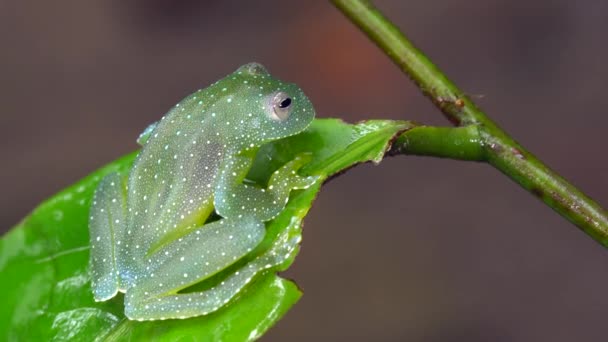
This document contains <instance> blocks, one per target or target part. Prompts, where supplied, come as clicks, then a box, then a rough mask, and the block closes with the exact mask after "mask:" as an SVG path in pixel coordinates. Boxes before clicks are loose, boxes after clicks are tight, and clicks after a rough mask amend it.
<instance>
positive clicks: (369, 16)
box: [332, 0, 608, 246]
mask: <svg viewBox="0 0 608 342" xmlns="http://www.w3.org/2000/svg"><path fill="white" fill-rule="evenodd" d="M332 2H333V3H334V4H335V6H336V7H337V8H338V9H340V10H341V11H342V12H343V13H344V15H346V16H347V17H348V18H349V19H350V20H351V21H352V22H353V23H354V24H355V25H357V26H358V27H359V28H360V29H361V30H362V31H363V32H365V33H366V34H367V36H368V37H369V38H370V39H371V40H372V41H373V42H374V43H375V44H376V45H378V47H379V48H380V49H382V51H384V53H385V54H386V55H387V56H388V57H389V58H391V59H392V60H393V62H394V63H395V64H397V66H399V67H400V68H401V70H402V71H403V72H404V73H405V74H407V75H408V76H409V77H410V78H411V79H412V80H413V81H414V82H415V83H416V85H417V86H418V87H419V88H420V89H421V91H422V92H423V93H424V95H425V96H427V97H429V98H430V99H431V101H433V103H434V104H435V105H436V106H437V107H438V108H439V109H440V110H441V111H442V112H443V114H444V115H445V116H446V117H447V118H448V119H449V120H450V121H451V122H452V123H453V124H454V125H456V126H464V127H466V128H469V127H475V128H474V129H476V130H477V131H478V133H479V135H478V137H479V142H480V146H481V148H482V149H483V158H480V159H477V157H479V155H477V154H475V153H473V154H472V155H471V157H474V158H469V159H467V158H465V159H467V160H484V161H487V162H488V163H490V164H491V165H493V166H494V167H495V168H497V169H498V170H500V171H501V172H503V173H504V174H505V175H507V176H509V177H510V178H511V179H513V180H514V181H515V182H517V183H518V184H519V185H521V186H522V187H523V188H525V189H526V190H528V191H529V192H530V193H532V194H533V195H535V196H537V197H538V198H540V199H541V200H542V201H543V202H545V203H546V204H547V205H548V206H549V207H551V208H553V209H554V210H555V211H556V212H558V213H559V214H560V215H562V216H563V217H565V218H567V219H568V220H570V221H571V222H572V223H574V224H575V225H577V226H578V227H579V228H581V229H582V230H583V231H585V232H586V233H587V234H589V235H590V236H591V237H593V238H594V239H595V240H597V241H598V242H600V243H601V244H603V245H604V246H608V213H607V212H606V211H605V210H604V209H602V207H600V206H599V205H598V204H597V203H596V202H594V201H593V200H592V199H591V198H589V197H588V196H586V195H585V194H583V193H582V192H581V191H579V190H578V189H577V188H575V187H574V186H573V185H571V184H570V183H568V182H567V181H566V180H565V179H563V178H562V177H561V176H559V175H558V174H556V173H555V172H554V171H552V170H550V169H549V168H548V167H547V166H545V165H544V164H543V163H542V162H541V161H540V160H538V158H536V157H535V156H534V155H532V154H531V153H530V152H528V151H527V150H526V149H524V148H523V147H522V146H521V145H519V144H518V143H517V142H515V141H514V140H513V139H512V138H511V137H510V136H509V135H508V134H507V133H505V132H504V131H503V130H502V129H501V128H499V127H498V125H496V123H494V122H493V121H492V120H491V119H490V118H488V117H487V116H486V115H485V114H484V113H483V112H482V111H481V110H480V109H479V108H478V107H477V106H476V105H475V104H474V103H473V102H472V101H471V99H470V98H468V97H467V96H466V95H465V94H464V93H463V92H462V91H461V90H460V89H458V88H457V87H456V85H455V84H454V83H452V82H451V81H450V80H449V79H448V78H447V77H446V76H445V75H444V74H443V73H442V72H441V71H440V70H439V68H437V67H436V66H435V65H434V64H433V63H432V62H431V61H430V60H429V59H428V58H427V57H426V56H425V55H424V54H423V53H422V52H421V51H420V50H418V49H417V48H416V47H414V45H413V44H412V43H411V42H410V41H409V40H408V39H407V38H406V37H405V36H404V35H403V34H402V33H401V32H400V31H399V29H398V28H397V27H396V26H395V25H393V24H392V23H391V22H390V21H389V20H388V19H387V18H386V17H384V15H382V13H381V12H380V11H379V10H378V9H377V8H375V7H374V5H373V4H372V3H371V2H370V1H365V0H332ZM412 131H413V130H412ZM450 132H452V131H450ZM407 134H412V133H408V132H405V133H404V135H407ZM416 134H417V135H418V136H417V137H415V139H414V140H412V139H410V140H409V143H410V144H415V145H410V148H412V147H414V146H418V147H420V146H424V143H423V142H422V140H423V139H424V137H425V132H424V131H418V133H416ZM436 134H441V131H436V132H431V131H430V130H429V131H428V134H427V136H428V137H429V138H430V139H433V138H434V137H435V136H436ZM402 138H403V139H402V140H401V141H399V140H398V143H399V142H405V141H407V138H406V137H402ZM435 138H436V137H435ZM435 140H436V139H435ZM449 140H450V139H448V141H449ZM412 141H413V143H412ZM444 145H445V144H444ZM427 146H429V148H428V150H426V151H425V150H424V149H421V150H419V151H417V152H419V153H414V152H408V147H407V145H402V146H401V147H402V148H403V149H402V152H404V153H405V152H408V153H412V154H425V155H431V156H440V157H450V158H452V156H453V155H454V154H453V153H451V152H449V153H448V152H443V151H441V150H440V149H439V148H438V147H439V146H441V144H440V145H434V143H432V142H431V143H428V144H427ZM398 148H399V147H397V149H398ZM452 148H454V147H452ZM471 151H474V149H473V150H471ZM471 151H466V152H463V153H464V155H465V156H469V152H471ZM427 152H428V153H427ZM457 159H462V158H457Z"/></svg>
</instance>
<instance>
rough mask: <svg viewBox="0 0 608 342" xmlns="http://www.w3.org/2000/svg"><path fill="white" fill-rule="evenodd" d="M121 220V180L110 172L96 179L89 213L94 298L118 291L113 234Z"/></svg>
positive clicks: (97, 299) (116, 232) (112, 295)
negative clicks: (98, 180) (97, 180)
mask: <svg viewBox="0 0 608 342" xmlns="http://www.w3.org/2000/svg"><path fill="white" fill-rule="evenodd" d="M125 223H126V222H125V198H124V193H123V186H122V181H121V178H120V176H119V175H118V174H117V173H111V174H108V175H107V176H106V177H104V178H103V179H102V180H101V182H100V183H99V186H98V187H97V190H96V191H95V195H94V196H93V204H92V205H91V211H90V216H89V234H90V241H91V250H90V267H91V287H92V289H93V295H94V297H95V300H96V301H104V300H108V299H110V298H112V297H114V295H116V292H118V287H119V278H118V272H117V269H116V247H115V246H116V245H115V237H116V236H120V232H121V231H122V227H124V225H125Z"/></svg>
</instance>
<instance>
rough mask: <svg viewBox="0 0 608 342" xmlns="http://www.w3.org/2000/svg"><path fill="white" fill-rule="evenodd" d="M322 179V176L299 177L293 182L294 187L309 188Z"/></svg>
mask: <svg viewBox="0 0 608 342" xmlns="http://www.w3.org/2000/svg"><path fill="white" fill-rule="evenodd" d="M320 179H321V176H308V177H298V179H296V180H295V181H294V183H293V189H308V188H309V187H311V186H312V185H314V184H315V183H316V182H317V181H319V180H320Z"/></svg>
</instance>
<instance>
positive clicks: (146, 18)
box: [0, 0, 608, 341]
mask: <svg viewBox="0 0 608 342" xmlns="http://www.w3.org/2000/svg"><path fill="white" fill-rule="evenodd" d="M377 4H378V6H379V7H381V8H382V9H383V10H384V11H386V13H389V14H390V17H391V18H392V19H393V20H394V21H395V22H396V23H397V24H398V25H399V26H400V27H401V28H402V29H403V30H404V31H405V32H406V33H407V34H408V35H409V36H410V37H412V38H413V40H414V41H415V42H416V43H417V44H418V45H419V46H420V47H421V48H422V49H423V50H425V51H426V52H427V53H428V55H429V56H430V57H431V58H432V59H433V60H434V61H435V62H436V63H437V64H438V65H439V66H441V67H442V68H443V69H444V70H445V71H446V72H447V73H448V74H449V75H450V76H451V77H452V78H453V79H454V80H455V81H456V82H457V83H458V84H459V85H460V86H461V87H462V88H463V89H464V90H465V91H467V92H468V93H470V94H473V95H476V94H480V95H483V98H481V99H479V100H478V101H479V103H480V105H481V106H482V107H483V108H485V109H486V110H487V112H488V113H489V114H490V115H491V116H492V117H493V118H494V119H495V120H496V121H498V122H499V123H500V124H501V125H502V126H503V127H504V128H505V129H507V130H508V131H509V132H511V133H512V134H513V135H514V136H515V137H516V139H518V140H519V141H520V142H522V143H523V144H524V145H525V146H527V147H529V148H530V149H531V150H532V151H533V152H534V153H536V154H537V155H539V156H540V157H541V158H542V159H543V160H545V161H546V162H547V163H548V164H549V165H550V166H551V167H553V168H554V169H556V170H557V171H558V172H560V173H562V174H563V175H564V176H565V177H566V178H568V179H569V180H571V181H572V182H574V184H576V185H577V186H580V187H581V188H582V189H583V190H584V191H586V192H587V193H588V194H590V195H591V196H592V197H594V198H596V199H597V200H598V201H599V202H600V203H602V204H603V205H604V206H608V157H607V155H606V152H605V148H606V141H607V140H606V137H605V135H604V134H605V132H606V130H608V112H607V109H606V108H608V97H607V92H608V66H607V64H606V61H607V60H608V45H607V44H606V33H607V32H608V2H605V1H604V2H602V1H594V0H585V1H576V2H575V1H565V0H558V1H555V0H538V1H530V0H502V1H500V0H485V1H481V0H463V1H458V2H455V1H440V0H425V1H398V0H395V1H378V2H377ZM0 47H1V50H0V113H1V114H0V141H1V144H0V152H1V154H2V158H3V161H4V162H3V164H2V170H1V171H0V172H1V174H2V177H0V188H1V189H3V194H2V196H1V200H0V201H2V202H1V205H2V211H1V213H2V214H1V215H0V222H1V227H2V228H3V230H6V229H8V228H9V227H10V226H12V225H13V224H15V223H16V222H17V221H18V220H19V219H20V218H22V217H23V216H24V215H26V214H27V212H28V211H29V210H30V209H31V208H33V207H34V206H36V204H37V203H39V202H40V201H41V200H43V199H44V198H46V197H48V196H50V195H52V194H53V193H54V192H56V191H58V190H59V189H61V188H63V187H65V186H66V185H68V184H71V183H72V182H74V181H76V180H77V179H79V178H81V177H83V176H84V175H86V174H88V173H89V172H91V171H92V170H94V169H96V168H98V167H99V166H101V165H103V164H105V163H107V162H109V161H111V160H113V159H115V158H116V157H118V156H120V155H123V154H125V153H127V152H129V151H132V150H134V149H135V148H136V145H135V138H136V137H137V135H138V134H139V133H140V131H141V130H142V129H143V128H145V127H146V126H147V124H148V123H150V122H152V121H155V120H157V119H158V118H159V117H160V116H161V115H162V114H163V113H164V111H165V110H167V109H168V108H169V107H170V106H172V105H173V104H174V103H175V102H177V101H178V100H179V99H181V98H182V97H183V96H185V95H187V94H188V93H190V92H191V91H193V90H195V89H197V88H199V87H201V86H205V85H207V84H209V83H210V82H212V81H214V80H216V79H218V78H220V77H222V76H224V75H225V74H227V73H229V72H231V71H232V70H233V69H235V68H236V67H238V66H239V65H241V64H243V63H245V62H249V61H254V60H255V61H259V62H262V63H263V64H265V65H266V66H267V67H268V68H269V69H270V71H271V72H272V73H274V74H275V75H277V76H278V77H280V78H283V79H287V80H290V81H293V82H295V83H297V84H299V85H300V86H301V87H302V88H304V90H305V91H306V92H307V94H308V95H309V97H310V98H311V99H312V101H313V103H315V104H316V108H317V112H318V113H319V117H331V116H337V117H342V118H344V119H346V120H348V121H351V122H353V121H357V120H361V119H366V118H392V119H413V120H417V121H420V122H425V123H430V124H447V122H446V121H444V120H443V118H442V117H441V116H440V114H439V113H438V112H437V111H436V110H435V109H434V108H433V107H432V106H431V105H430V104H429V103H428V102H427V100H426V99H424V98H423V97H422V96H421V95H420V94H418V92H417V90H416V89H415V88H414V87H413V85H412V84H411V83H410V82H409V81H408V79H407V78H406V77H405V76H403V75H402V74H400V73H399V71H398V70H397V68H395V67H394V66H393V65H392V64H391V63H390V62H389V60H388V59H387V58H386V57H384V56H383V55H382V54H381V53H380V52H379V50H378V49H377V48H375V47H374V46H373V45H372V44H371V43H369V42H368V40H367V38H365V37H364V36H363V35H362V34H361V33H359V32H358V31H357V30H356V29H355V28H354V27H353V26H351V24H350V23H349V22H347V20H345V19H344V18H343V17H342V16H341V14H340V13H338V12H337V11H336V10H335V9H334V8H333V7H332V6H331V5H330V4H329V3H327V2H325V1H307V2H302V1H300V2H296V1H258V2H245V1H219V0H218V1H194V0H192V1H185V0H182V1H175V0H153V1H151V0H146V1H144V0H135V1H125V0H113V1H110V0H106V1H102V0H89V1H31V0H19V1H16V0H13V1H10V0H4V1H0ZM304 233H305V236H304V243H303V248H302V252H301V253H300V255H299V257H298V259H297V261H296V263H295V264H294V266H293V267H292V268H291V269H290V270H289V272H288V276H289V277H291V278H294V279H296V280H297V282H298V284H299V285H300V286H301V287H302V288H303V289H304V291H305V295H304V297H303V298H302V300H301V301H300V303H298V304H297V305H296V306H295V308H294V309H293V310H292V311H291V312H290V313H289V314H288V315H287V316H286V318H285V319H284V320H283V321H281V322H280V323H279V324H278V325H277V326H276V327H275V328H274V329H273V330H272V331H271V332H270V333H269V334H268V335H267V336H266V338H265V339H266V340H268V341H286V340H289V341H311V340H331V341H369V340H374V341H405V340H407V341H572V340H577V341H603V340H605V327H606V317H608V295H607V294H606V293H607V292H606V289H608V252H607V251H606V250H605V249H603V248H602V247H600V246H599V245H598V244H597V243H595V242H593V241H592V240H591V239H589V238H588V237H587V236H585V235H584V234H582V233H580V232H579V231H578V230H577V229H576V228H575V227H574V226H572V225H571V224H569V223H568V222H566V221H564V220H563V219H561V218H560V217H559V216H557V215H556V214H555V213H553V212H552V211H551V210H550V209H548V208H547V207H545V206H544V205H543V204H541V203H540V202H538V201H537V200H536V199H535V198H533V197H532V196H530V195H528V194H527V193H525V192H524V191H523V190H521V189H520V188H519V187H517V186H516V185H514V184H513V183H512V182H511V181H510V180H508V179H507V178H506V177H504V176H503V175H501V174H500V173H499V172H497V171H496V170H494V169H492V168H491V167H489V166H486V165H482V164H475V163H465V162H457V161H449V160H438V159H432V158H416V157H398V158H391V159H388V160H386V161H384V162H383V163H382V164H381V165H380V166H378V167H373V166H371V165H364V166H361V167H357V168H356V169H353V170H351V171H350V172H348V173H347V174H346V175H344V176H342V177H340V178H338V179H336V180H335V181H333V182H331V183H329V184H328V185H327V186H326V187H325V188H324V191H322V193H321V195H320V197H319V198H318V200H317V202H316V204H315V206H314V207H313V210H312V211H311V213H310V215H309V217H308V219H307V221H306V227H305V230H304Z"/></svg>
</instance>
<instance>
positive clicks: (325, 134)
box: [0, 119, 411, 341]
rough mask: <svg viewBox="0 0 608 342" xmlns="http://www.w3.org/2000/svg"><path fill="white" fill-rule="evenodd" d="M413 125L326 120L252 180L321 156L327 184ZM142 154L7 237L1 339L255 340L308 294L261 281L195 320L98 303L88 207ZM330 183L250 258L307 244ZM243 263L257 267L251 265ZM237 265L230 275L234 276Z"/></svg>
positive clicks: (0, 262)
mask: <svg viewBox="0 0 608 342" xmlns="http://www.w3.org/2000/svg"><path fill="white" fill-rule="evenodd" d="M410 127H411V126H410V124H409V123H407V122H398V121H367V122H364V123H359V124H357V125H350V124H346V123H344V122H342V121H340V120H336V119H317V120H315V121H314V122H313V124H312V125H311V127H309V128H308V129H307V130H306V131H305V132H303V133H301V134H299V135H297V136H293V137H290V138H287V139H283V140H281V141H277V142H274V143H272V144H269V145H267V146H264V147H262V149H261V150H260V152H259V153H258V157H257V159H256V162H255V163H254V166H253V167H252V170H251V171H250V174H249V176H248V178H249V179H251V180H252V181H254V182H257V183H259V184H264V183H265V182H266V181H267V180H268V178H269V176H270V174H271V173H272V172H273V171H274V170H276V169H278V167H279V166H281V165H282V164H284V163H285V162H287V161H289V160H290V159H292V158H293V157H294V156H295V155H296V154H299V153H302V152H311V153H312V154H313V160H312V161H311V162H310V163H309V164H307V165H306V166H305V167H304V168H303V169H302V170H301V172H302V173H304V174H310V175H313V174H314V175H321V177H322V178H323V179H327V178H328V177H331V176H333V175H336V174H337V173H339V172H341V171H343V170H345V169H347V168H349V167H352V166H353V165H356V164H358V163H362V162H367V161H373V162H375V163H378V162H379V161H380V160H381V159H382V157H383V156H384V154H385V152H386V151H387V149H388V148H389V147H390V142H391V141H392V139H393V138H394V137H395V136H396V135H397V134H398V133H399V132H401V131H404V130H406V129H408V128H410ZM135 156H136V153H131V154H129V155H126V156H124V157H122V158H120V159H118V160H116V161H114V162H112V163H110V164H108V165H107V166H105V167H103V168H101V169H100V170H97V171H95V172H94V173H92V174H91V175H89V176H88V177H86V178H84V179H82V180H80V181H78V182H77V183H75V184H74V185H72V186H70V187H68V188H67V189H65V190H63V191H61V192H60V193H58V194H56V195H55V196H53V197H51V198H50V199H48V200H47V201H45V202H44V203H42V204H41V205H40V206H38V207H37V208H36V209H35V210H34V211H33V212H32V213H31V214H30V215H29V216H28V217H26V218H25V219H24V220H23V221H22V222H21V223H19V224H18V225H17V226H16V227H14V228H13V229H12V230H11V231H9V232H8V233H7V234H6V235H5V236H3V237H2V240H1V241H0V272H1V273H0V274H1V275H2V278H1V279H2V281H1V282H0V290H1V291H2V298H3V301H4V303H3V305H1V306H0V334H1V335H0V340H8V341H37V340H45V341H47V340H68V339H69V340H75V341H91V340H108V341H114V340H130V339H132V340H140V339H141V340H158V341H174V340H192V339H195V340H212V339H213V340H217V339H222V340H224V341H247V340H253V339H255V338H257V337H259V336H261V335H262V334H263V333H264V332H265V331H266V330H268V329H269V328H270V327H271V326H272V325H273V324H275V323H276V322H277V321H278V320H279V319H280V318H281V317H282V316H283V315H284V314H285V313H286V312H287V310H288V309H289V308H290V307H291V306H292V305H293V304H295V303H296V302H297V301H298V299H299V298H300V296H301V292H300V291H299V290H298V288H297V286H296V285H295V284H294V283H293V282H291V281H289V280H286V279H283V278H280V277H279V276H278V275H277V274H276V273H277V272H279V271H282V270H285V269H286V268H287V267H289V265H290V264H291V263H292V262H293V260H294V258H295V255H296V254H297V251H296V252H295V253H293V255H292V257H291V258H289V259H288V260H287V261H286V262H285V263H283V264H281V265H278V266H277V267H275V268H271V269H269V270H268V271H267V272H265V273H263V274H261V275H259V276H257V277H256V279H255V280H254V281H253V282H252V283H251V284H250V285H249V286H248V287H247V288H246V289H245V290H244V291H243V293H241V294H240V295H239V296H238V297H237V298H235V299H234V300H233V301H231V302H230V303H229V304H228V305H227V306H225V307H224V308H222V309H220V310H218V311H216V312H214V313H212V314H209V315H206V316H201V317H196V318H191V319H185V320H167V321H148V322H135V321H130V320H128V319H126V318H125V316H124V313H123V297H122V296H117V297H115V298H113V299H112V300H109V301H107V302H102V303H97V302H95V301H94V300H93V296H92V293H91V288H90V280H89V276H88V258H89V247H88V241H89V236H88V227H87V222H88V210H89V205H90V201H91V197H92V195H93V191H94V190H95V188H96V186H97V183H98V182H99V181H100V180H101V178H102V177H103V176H104V175H106V174H108V173H110V172H121V173H126V172H128V170H129V168H130V166H131V164H132V162H133V160H134V158H135ZM320 187H321V185H320V182H319V183H317V185H315V186H313V187H311V188H309V189H306V190H300V191H295V192H293V193H292V195H291V197H290V199H289V202H288V204H287V206H286V208H285V210H284V211H283V212H282V213H281V214H280V215H279V216H278V217H277V218H275V219H274V220H272V221H270V222H268V223H267V224H266V227H267V235H266V237H265V240H264V241H263V242H262V244H261V245H260V246H259V247H258V248H257V249H256V250H255V251H253V252H252V255H251V256H249V258H253V257H255V255H257V254H258V253H262V252H264V251H266V250H267V249H268V248H272V246H273V242H274V241H277V240H278V239H282V238H300V237H301V222H302V219H303V218H304V216H306V214H307V213H308V210H309V209H310V206H311V204H312V201H313V200H314V198H315V196H316V194H317V192H318V191H319V189H320ZM243 262H247V259H245V260H244V261H243ZM231 271H232V268H229V269H227V270H226V271H224V272H231Z"/></svg>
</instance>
